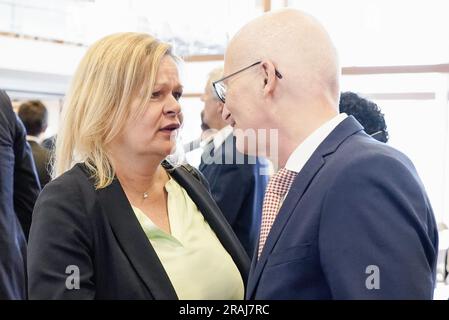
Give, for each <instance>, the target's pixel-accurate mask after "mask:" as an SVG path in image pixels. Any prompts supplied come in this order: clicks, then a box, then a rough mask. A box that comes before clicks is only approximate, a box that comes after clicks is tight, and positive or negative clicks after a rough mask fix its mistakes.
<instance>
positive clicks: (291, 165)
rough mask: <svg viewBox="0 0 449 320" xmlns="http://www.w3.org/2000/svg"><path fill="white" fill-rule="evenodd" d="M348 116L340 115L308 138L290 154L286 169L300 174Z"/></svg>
mask: <svg viewBox="0 0 449 320" xmlns="http://www.w3.org/2000/svg"><path fill="white" fill-rule="evenodd" d="M347 117H348V116H347V115H346V113H340V114H339V115H337V116H335V117H334V118H332V119H331V120H329V121H328V122H326V123H324V124H323V125H322V126H321V127H319V128H318V129H316V130H315V131H314V132H313V133H312V134H311V135H310V136H308V137H307V138H306V139H305V140H304V141H303V142H302V143H300V144H299V146H297V147H296V149H295V150H294V151H293V152H292V153H291V154H290V157H289V158H288V160H287V163H286V165H285V168H286V169H288V170H291V171H294V172H296V173H299V172H300V171H301V170H302V168H303V167H304V165H305V164H306V163H307V161H309V159H310V157H311V156H312V154H313V153H314V152H315V150H316V149H317V148H318V147H319V145H320V144H321V143H322V142H323V141H324V140H325V139H326V138H327V136H328V135H329V134H330V133H331V132H332V131H333V130H334V129H335V128H336V127H337V126H338V125H339V124H340V123H341V122H342V121H343V120H345V119H346V118H347ZM287 194H288V191H287V193H286V194H285V196H284V198H283V200H282V202H283V201H284V200H285V198H286V197H287Z"/></svg>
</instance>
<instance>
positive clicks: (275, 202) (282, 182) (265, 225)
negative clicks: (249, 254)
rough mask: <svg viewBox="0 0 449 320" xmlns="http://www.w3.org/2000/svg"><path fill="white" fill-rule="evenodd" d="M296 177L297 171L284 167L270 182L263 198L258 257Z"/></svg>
mask: <svg viewBox="0 0 449 320" xmlns="http://www.w3.org/2000/svg"><path fill="white" fill-rule="evenodd" d="M295 177H296V172H293V171H290V170H287V169H285V168H282V169H281V170H279V171H278V172H277V173H276V174H275V175H273V177H272V178H271V179H270V182H269V183H268V186H267V190H266V191H265V197H264V199H263V209H262V225H261V228H260V238H259V252H258V254H257V258H259V257H260V254H261V252H262V249H263V246H264V245H265V241H266V240H267V237H268V233H269V232H270V229H271V226H272V225H273V222H274V219H276V215H277V214H278V211H279V209H280V208H279V204H280V203H281V200H282V197H283V196H284V195H285V194H286V193H287V191H288V189H290V186H291V184H292V182H293V180H294V179H295Z"/></svg>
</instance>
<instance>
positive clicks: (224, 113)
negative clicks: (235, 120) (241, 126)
mask: <svg viewBox="0 0 449 320" xmlns="http://www.w3.org/2000/svg"><path fill="white" fill-rule="evenodd" d="M221 117H222V118H223V120H224V121H226V122H227V123H229V124H230V123H231V112H230V111H229V110H228V108H227V107H226V105H224V107H223V111H222V113H221Z"/></svg>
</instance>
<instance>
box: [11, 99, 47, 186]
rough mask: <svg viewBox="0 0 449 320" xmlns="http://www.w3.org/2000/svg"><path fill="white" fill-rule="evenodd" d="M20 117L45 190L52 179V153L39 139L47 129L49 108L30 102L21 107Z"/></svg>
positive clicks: (36, 102) (39, 102)
mask: <svg viewBox="0 0 449 320" xmlns="http://www.w3.org/2000/svg"><path fill="white" fill-rule="evenodd" d="M18 115H19V118H20V120H22V122H23V124H24V126H25V129H26V132H27V141H28V143H29V144H30V146H31V150H32V152H33V158H34V163H35V165H36V169H37V174H38V176H39V181H40V184H41V187H42V188H43V187H44V186H45V185H46V184H47V183H48V182H49V181H50V179H51V176H50V158H51V155H50V151H49V150H48V149H46V148H44V147H43V146H41V145H40V143H39V142H40V141H39V137H40V136H41V135H42V134H43V133H44V132H45V130H46V129H47V124H48V111H47V108H46V107H45V105H44V104H43V103H42V102H41V101H39V100H30V101H26V102H24V103H22V104H21V105H20V106H19V111H18Z"/></svg>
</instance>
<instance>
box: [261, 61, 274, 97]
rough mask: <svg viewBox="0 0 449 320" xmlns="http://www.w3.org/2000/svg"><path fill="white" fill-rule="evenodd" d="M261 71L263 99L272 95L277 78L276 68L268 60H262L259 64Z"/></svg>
mask: <svg viewBox="0 0 449 320" xmlns="http://www.w3.org/2000/svg"><path fill="white" fill-rule="evenodd" d="M261 66H262V70H263V77H264V79H263V83H264V88H263V94H264V96H265V97H267V96H270V95H272V94H273V92H274V89H275V88H276V85H277V80H278V78H277V77H276V68H275V67H274V64H273V63H272V62H271V61H270V60H262V63H261Z"/></svg>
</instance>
